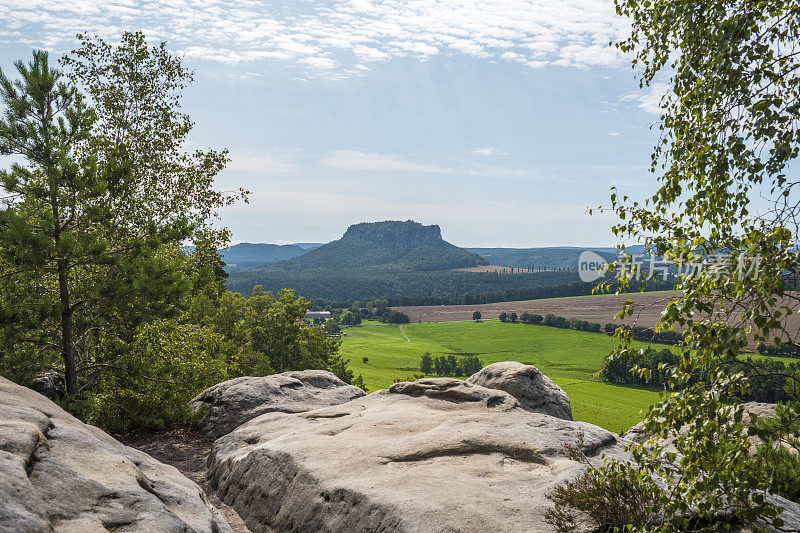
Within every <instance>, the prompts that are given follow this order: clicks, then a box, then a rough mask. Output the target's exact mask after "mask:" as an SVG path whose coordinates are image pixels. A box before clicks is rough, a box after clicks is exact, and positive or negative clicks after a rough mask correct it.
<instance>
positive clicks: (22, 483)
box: [0, 378, 230, 533]
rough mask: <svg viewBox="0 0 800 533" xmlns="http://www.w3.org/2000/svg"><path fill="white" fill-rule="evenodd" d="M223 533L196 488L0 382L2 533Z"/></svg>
mask: <svg viewBox="0 0 800 533" xmlns="http://www.w3.org/2000/svg"><path fill="white" fill-rule="evenodd" d="M107 530H114V531H118V532H124V531H153V532H176V533H177V532H209V533H211V532H214V533H216V532H228V531H230V527H229V526H228V524H227V522H225V519H224V518H222V517H221V516H220V515H219V513H218V512H217V510H216V509H214V508H213V507H212V506H211V505H210V504H208V503H207V502H206V500H205V495H204V494H203V492H202V491H201V490H200V488H199V487H198V486H197V485H196V484H195V483H193V482H191V481H190V480H188V479H187V478H186V477H184V476H183V475H182V474H181V473H180V472H178V471H177V470H176V469H175V468H173V467H171V466H167V465H164V464H162V463H159V462H158V461H156V460H155V459H153V458H152V457H150V456H148V455H146V454H144V453H142V452H139V451H137V450H134V449H133V448H128V447H126V446H123V445H122V444H120V443H119V442H117V441H116V440H114V439H113V438H111V437H110V436H109V435H107V434H106V433H104V432H102V431H101V430H99V429H97V428H95V427H92V426H88V425H86V424H83V423H82V422H80V421H79V420H77V419H76V418H74V417H73V416H71V415H70V414H68V413H67V412H65V411H64V410H62V409H61V408H60V407H58V406H57V405H56V404H54V403H53V402H51V401H50V400H48V399H46V398H45V397H44V396H42V395H40V394H37V393H36V392H34V391H32V390H30V389H28V388H25V387H21V386H19V385H15V384H14V383H12V382H10V381H8V380H7V379H5V378H0V532H21V531H31V532H33V531H57V532H73V531H74V532H78V531H80V532H95V531H96V532H105V531H107Z"/></svg>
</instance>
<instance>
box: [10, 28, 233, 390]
mask: <svg viewBox="0 0 800 533" xmlns="http://www.w3.org/2000/svg"><path fill="white" fill-rule="evenodd" d="M62 64H63V65H64V66H65V67H67V68H68V72H67V75H66V76H64V75H63V74H62V73H61V72H59V71H58V70H56V69H54V68H52V67H51V66H50V64H49V58H48V56H47V54H46V53H44V52H34V54H33V60H32V61H31V62H30V63H29V64H27V65H26V64H24V63H23V62H21V61H20V62H17V63H16V64H15V66H16V69H17V71H18V75H19V79H18V80H16V81H12V80H10V79H9V78H8V77H6V76H5V74H4V73H1V72H0V103H2V106H3V115H2V118H0V154H3V155H16V156H19V157H20V158H21V159H22V162H21V163H15V164H12V165H11V167H10V169H8V170H3V171H2V172H0V186H2V188H3V189H4V190H5V191H6V193H7V197H6V206H5V209H3V210H2V211H0V228H2V231H0V268H2V269H3V272H2V276H3V278H4V281H3V283H2V284H0V289H2V290H3V291H4V298H2V301H3V302H5V303H4V304H0V305H2V306H3V307H4V309H2V310H0V327H2V329H3V333H2V335H0V341H2V342H3V343H4V345H3V347H2V349H1V350H0V352H2V353H3V354H4V358H8V359H10V360H11V361H10V362H3V363H2V366H4V367H9V366H11V367H15V372H17V374H18V375H19V373H18V371H19V370H20V365H19V364H18V361H19V360H20V359H21V358H22V357H24V352H26V351H31V350H32V351H35V352H39V353H41V359H43V360H45V361H46V362H47V365H48V366H53V367H55V368H56V369H58V370H59V371H61V372H63V373H64V374H65V376H66V385H67V391H68V393H69V394H71V395H75V394H77V393H78V392H79V390H84V389H86V387H87V386H89V385H91V384H89V383H84V382H82V381H81V380H82V379H83V378H82V376H79V369H80V368H84V367H86V366H91V365H94V364H96V363H101V362H102V363H103V364H108V362H109V361H108V359H113V356H112V353H114V352H117V353H119V352H118V350H119V351H124V350H121V349H120V347H121V346H122V345H124V344H125V343H130V342H132V336H133V332H134V331H136V329H137V327H138V326H139V325H140V324H142V323H144V322H146V321H147V320H150V319H153V318H157V317H166V318H168V317H173V316H175V315H176V313H177V312H178V311H179V302H180V300H181V299H182V298H183V297H184V296H185V295H186V294H187V292H188V291H189V290H190V288H191V282H192V279H191V278H192V276H194V275H195V274H196V273H198V272H199V270H197V269H193V268H192V267H191V266H190V265H188V264H187V261H186V258H185V256H183V254H182V251H181V250H180V246H181V243H182V241H184V240H186V239H189V238H193V239H195V240H198V241H213V242H215V243H216V242H219V241H221V240H224V238H225V237H226V233H225V232H224V231H221V232H220V231H215V230H212V229H211V226H210V224H211V222H212V221H211V220H210V219H213V218H214V216H215V214H216V209H217V208H218V207H220V206H221V205H226V204H227V203H230V202H231V201H233V199H234V197H233V196H231V195H228V194H225V193H220V192H217V191H215V190H214V189H213V187H212V182H213V178H214V176H215V175H216V174H217V173H218V172H219V171H220V170H221V169H222V168H223V167H224V164H225V162H226V161H227V158H226V156H225V154H224V153H218V152H214V151H209V152H196V153H195V154H191V155H189V154H186V153H185V152H184V151H183V145H184V142H185V139H186V136H187V135H188V133H189V131H190V129H191V121H190V120H189V118H188V117H187V116H186V115H184V114H182V113H180V111H179V103H180V92H181V90H182V89H183V88H184V87H185V85H186V84H187V83H188V82H189V81H191V77H190V76H189V74H188V72H187V71H185V70H184V69H183V68H182V67H181V65H180V61H179V60H178V59H176V58H174V57H172V56H170V54H169V53H168V52H167V51H166V49H165V47H164V45H163V44H162V45H161V46H159V47H154V48H148V47H147V44H146V43H145V41H144V37H143V36H142V35H141V34H140V33H135V34H131V33H126V34H124V35H123V38H122V41H121V43H120V44H119V45H118V46H111V45H108V44H106V43H104V42H103V41H102V40H100V39H95V40H88V39H85V38H82V41H81V48H80V49H78V50H76V51H74V52H73V53H72V54H70V55H69V56H67V57H65V58H63V59H62ZM76 87H81V88H82V89H83V90H84V91H85V95H84V94H81V93H80V92H79V91H78V89H77V88H76ZM184 267H186V268H185V270H186V272H182V270H184ZM189 271H191V273H190V272H189ZM186 274H189V276H186ZM13 294H25V295H26V296H25V297H24V298H23V299H22V300H17V301H14V302H13V307H12V304H11V301H10V300H9V299H8V297H10V296H12V295H13ZM101 343H105V345H104V346H103V355H102V356H99V355H98V353H99V351H100V350H99V349H100V344H101ZM22 345H25V346H22ZM57 359H60V361H58V362H56V361H57ZM27 372H28V370H24V371H23V374H26V373H27ZM20 377H23V376H20ZM92 379H95V378H92Z"/></svg>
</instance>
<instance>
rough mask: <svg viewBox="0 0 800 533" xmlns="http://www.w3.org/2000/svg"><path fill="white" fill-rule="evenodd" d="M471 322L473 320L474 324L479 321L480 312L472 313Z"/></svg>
mask: <svg viewBox="0 0 800 533" xmlns="http://www.w3.org/2000/svg"><path fill="white" fill-rule="evenodd" d="M472 320H474V321H475V322H480V320H481V312H480V311H475V312H473V313H472Z"/></svg>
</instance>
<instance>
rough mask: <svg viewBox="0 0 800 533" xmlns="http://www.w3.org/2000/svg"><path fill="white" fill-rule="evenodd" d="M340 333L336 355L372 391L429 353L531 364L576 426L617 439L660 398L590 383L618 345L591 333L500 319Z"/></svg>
mask: <svg viewBox="0 0 800 533" xmlns="http://www.w3.org/2000/svg"><path fill="white" fill-rule="evenodd" d="M346 333H347V336H346V337H344V339H343V343H342V353H343V354H344V355H345V356H346V357H349V358H350V367H351V368H352V370H353V371H354V372H355V373H356V374H361V375H362V376H363V377H364V381H365V383H366V386H367V388H368V390H369V391H370V392H373V391H375V390H379V389H385V388H387V387H389V386H390V385H391V384H392V383H393V382H394V381H395V380H396V379H401V380H403V379H405V378H411V376H412V375H413V374H414V373H419V372H420V370H419V362H420V357H421V356H422V354H424V353H425V352H430V354H431V355H433V356H434V357H435V356H438V355H449V354H455V355H477V356H478V358H479V359H480V360H481V361H482V362H483V363H484V364H485V365H488V364H491V363H496V362H498V361H519V362H521V363H526V364H530V365H533V366H535V367H537V368H538V369H539V370H541V371H542V372H543V373H544V374H545V375H546V376H548V377H549V378H550V379H552V380H553V381H555V382H556V383H557V384H558V385H559V386H560V387H561V388H563V389H564V391H566V393H567V394H568V395H569V398H570V401H571V403H572V413H573V417H574V418H575V420H582V421H585V422H591V423H592V424H596V425H598V426H601V427H603V428H606V429H608V430H610V431H613V432H615V433H619V432H624V431H625V430H627V429H628V428H630V427H631V426H633V425H634V424H636V423H637V422H638V421H639V420H641V419H642V417H643V415H644V413H645V412H646V410H647V408H648V407H649V406H650V405H651V404H653V403H654V402H656V401H657V400H658V397H659V393H658V391H657V390H653V389H648V388H639V387H631V386H621V385H612V384H609V383H603V382H601V381H599V380H598V378H593V374H594V373H595V372H597V371H598V370H599V369H600V367H601V366H602V363H603V359H604V358H605V356H606V355H608V353H609V352H610V351H611V350H613V349H614V347H615V346H616V344H615V341H614V339H612V338H610V337H608V336H606V335H601V334H597V333H588V332H582V331H574V330H566V329H558V328H551V327H547V326H534V325H529V324H519V323H517V324H512V323H502V322H500V321H499V320H487V321H483V322H472V321H462V322H443V323H416V324H414V323H412V324H406V325H404V326H403V329H402V331H401V329H400V327H398V326H396V325H385V324H365V325H363V326H361V327H354V328H348V329H347V330H346ZM404 334H405V335H404ZM365 357H366V358H368V361H367V362H366V363H365V362H364V361H363V358H365Z"/></svg>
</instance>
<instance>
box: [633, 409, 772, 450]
mask: <svg viewBox="0 0 800 533" xmlns="http://www.w3.org/2000/svg"><path fill="white" fill-rule="evenodd" d="M744 408H745V416H744V418H743V420H742V422H743V424H744V426H745V427H748V426H749V425H750V417H749V416H747V415H748V414H754V415H756V416H758V418H759V419H766V418H774V417H775V404H774V403H762V402H747V403H745V404H744ZM622 437H623V438H625V439H627V440H630V441H633V442H636V443H638V444H641V443H643V442H644V441H646V440H647V439H649V438H650V437H651V433H650V432H648V431H645V429H644V422H639V423H638V424H636V425H635V426H633V427H632V428H630V429H629V430H628V431H626V432H625V434H624V435H623V436H622ZM673 440H674V438H670V439H667V447H668V449H669V450H670V451H675V448H674V447H672V446H671V442H672V441H673ZM750 441H751V443H753V444H754V445H756V444H759V443H760V442H761V441H760V440H759V439H758V437H751V438H750Z"/></svg>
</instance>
